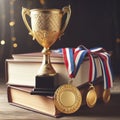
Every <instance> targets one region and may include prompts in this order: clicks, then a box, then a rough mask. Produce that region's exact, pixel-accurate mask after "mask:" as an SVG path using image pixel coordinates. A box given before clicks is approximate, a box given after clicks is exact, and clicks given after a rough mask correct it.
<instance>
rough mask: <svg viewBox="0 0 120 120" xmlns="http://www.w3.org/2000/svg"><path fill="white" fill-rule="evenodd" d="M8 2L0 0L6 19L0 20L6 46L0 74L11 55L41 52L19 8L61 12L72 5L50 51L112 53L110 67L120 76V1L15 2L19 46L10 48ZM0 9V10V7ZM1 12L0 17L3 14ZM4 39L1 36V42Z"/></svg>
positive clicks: (1, 52) (1, 49)
mask: <svg viewBox="0 0 120 120" xmlns="http://www.w3.org/2000/svg"><path fill="white" fill-rule="evenodd" d="M9 1H10V0H1V4H2V3H3V4H4V7H3V8H2V9H4V14H5V19H4V21H2V20H3V19H1V17H0V19H1V22H0V31H3V29H2V28H3V23H5V24H4V31H5V35H4V39H5V41H6V44H5V45H4V46H3V45H0V62H1V63H0V64H1V65H0V66H1V69H0V72H1V73H3V71H4V62H5V59H7V58H10V57H11V54H13V53H28V52H36V51H41V50H42V47H41V46H40V45H39V44H38V43H37V42H36V41H33V40H32V37H31V36H29V35H28V30H27V28H26V27H25V25H24V23H23V20H22V17H21V9H22V6H23V7H26V8H29V9H32V8H58V9H62V8H63V7H64V6H66V5H71V9H72V14H71V19H70V21H69V24H68V26H67V29H66V30H65V34H64V36H62V38H61V40H57V41H56V43H55V44H54V45H53V46H52V48H51V49H56V48H61V47H77V46H78V45H81V44H82V45H84V46H86V47H87V48H92V47H103V48H105V49H106V50H108V51H112V53H113V54H112V66H113V71H114V73H115V74H116V75H120V55H119V53H120V7H119V6H120V1H119V0H45V4H44V5H42V4H40V0H15V2H14V11H15V13H14V19H15V22H16V24H15V27H14V29H15V36H16V42H17V44H18V47H17V48H13V47H12V44H13V42H11V29H10V26H9V22H10V4H9ZM0 9H1V8H0ZM2 14H3V13H2V11H1V12H0V16H1V15H2ZM2 37H3V36H2V35H1V36H0V40H2V39H3V38H2Z"/></svg>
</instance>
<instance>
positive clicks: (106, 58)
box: [91, 48, 113, 89]
mask: <svg viewBox="0 0 120 120" xmlns="http://www.w3.org/2000/svg"><path fill="white" fill-rule="evenodd" d="M91 52H92V53H93V54H95V55H97V56H98V58H99V61H100V64H101V68H102V73H103V78H104V89H108V88H111V87H112V86H113V78H112V69H111V60H110V55H109V54H108V53H107V52H106V51H105V50H104V49H103V48H95V49H91Z"/></svg>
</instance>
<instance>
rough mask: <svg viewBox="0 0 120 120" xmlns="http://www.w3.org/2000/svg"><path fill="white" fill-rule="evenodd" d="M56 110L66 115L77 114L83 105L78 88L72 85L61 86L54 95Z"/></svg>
mask: <svg viewBox="0 0 120 120" xmlns="http://www.w3.org/2000/svg"><path fill="white" fill-rule="evenodd" d="M54 103H55V106H56V108H57V109H58V110H59V111H61V112H62V113H65V114H71V113H74V112H76V111H77V110H78V109H79V108H80V106H81V103H82V95H81V93H80V91H79V89H77V88H76V87H74V86H73V85H71V84H64V85H61V86H60V87H59V88H58V89H57V90H56V91H55V94H54Z"/></svg>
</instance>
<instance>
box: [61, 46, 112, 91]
mask: <svg viewBox="0 0 120 120" xmlns="http://www.w3.org/2000/svg"><path fill="white" fill-rule="evenodd" d="M59 51H60V53H63V57H64V62H65V65H66V68H67V71H68V73H69V77H70V78H74V77H75V76H76V74H77V72H78V70H79V68H80V65H81V63H82V62H83V60H84V58H85V56H88V58H89V62H90V63H89V65H90V66H89V82H94V80H95V78H96V64H95V60H94V58H93V56H98V59H99V61H100V65H101V69H102V73H103V78H104V89H107V88H111V87H112V86H113V79H112V69H111V60H110V55H109V54H108V53H107V52H106V51H105V50H104V49H103V48H102V47H97V48H92V49H87V48H85V47H84V46H82V45H81V46H78V47H77V48H62V49H60V50H59Z"/></svg>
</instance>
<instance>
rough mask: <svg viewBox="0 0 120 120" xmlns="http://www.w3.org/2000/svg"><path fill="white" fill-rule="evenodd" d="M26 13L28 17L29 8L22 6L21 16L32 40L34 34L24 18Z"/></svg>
mask: <svg viewBox="0 0 120 120" xmlns="http://www.w3.org/2000/svg"><path fill="white" fill-rule="evenodd" d="M26 15H28V16H29V17H30V10H29V9H27V8H24V7H22V18H23V22H24V23H25V26H26V27H27V29H28V31H29V35H31V36H33V40H34V39H35V37H34V34H33V32H32V29H31V27H30V25H29V24H28V22H27V19H26Z"/></svg>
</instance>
